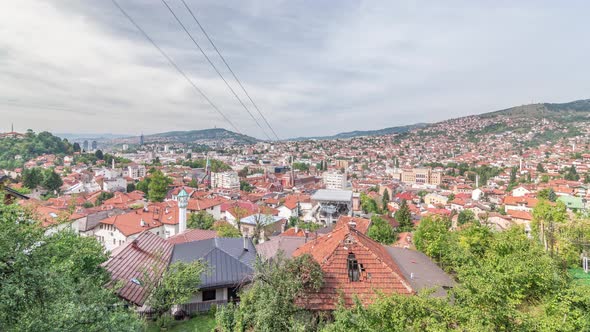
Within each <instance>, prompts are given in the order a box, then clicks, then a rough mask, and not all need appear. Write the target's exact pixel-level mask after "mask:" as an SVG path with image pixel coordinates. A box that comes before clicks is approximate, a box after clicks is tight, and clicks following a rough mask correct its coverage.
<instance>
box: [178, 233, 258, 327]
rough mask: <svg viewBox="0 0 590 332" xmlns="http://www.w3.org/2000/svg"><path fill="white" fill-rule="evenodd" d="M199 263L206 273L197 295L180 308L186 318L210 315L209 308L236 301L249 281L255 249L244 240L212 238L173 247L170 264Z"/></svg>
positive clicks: (247, 240) (202, 277) (252, 271)
mask: <svg viewBox="0 0 590 332" xmlns="http://www.w3.org/2000/svg"><path fill="white" fill-rule="evenodd" d="M199 259H200V260H202V261H203V262H204V263H205V264H206V265H207V267H208V270H207V271H206V272H204V273H203V274H202V275H201V284H200V285H199V287H198V289H199V290H198V291H197V292H196V293H195V295H194V296H193V297H192V298H191V299H190V300H189V302H188V303H186V304H183V305H181V306H180V308H179V309H180V310H182V311H183V312H184V313H185V314H188V315H190V314H193V313H196V312H206V311H209V309H210V308H211V306H212V305H218V304H225V303H228V302H233V301H237V300H238V299H239V298H238V293H237V292H238V290H239V289H240V287H242V286H243V285H244V284H247V283H249V282H250V281H251V280H252V275H253V274H254V268H253V265H254V261H255V260H256V248H255V247H254V244H253V243H252V241H251V240H250V239H247V238H213V239H207V240H201V241H193V242H187V243H180V244H176V245H174V249H173V250H172V257H171V259H170V263H171V264H172V263H174V262H179V261H181V262H187V263H188V262H193V261H195V260H199Z"/></svg>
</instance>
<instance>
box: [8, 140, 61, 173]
mask: <svg viewBox="0 0 590 332" xmlns="http://www.w3.org/2000/svg"><path fill="white" fill-rule="evenodd" d="M72 152H73V147H72V145H71V144H70V143H69V142H68V141H67V140H62V139H61V138H59V137H57V136H53V135H52V134H51V133H48V132H46V131H44V132H41V133H39V134H35V133H34V132H33V131H28V132H27V133H25V134H24V135H23V136H22V137H19V138H12V137H4V138H0V168H6V169H14V168H17V167H21V166H22V165H23V164H24V162H25V161H27V160H29V159H31V158H35V157H37V156H40V155H42V154H70V153H72Z"/></svg>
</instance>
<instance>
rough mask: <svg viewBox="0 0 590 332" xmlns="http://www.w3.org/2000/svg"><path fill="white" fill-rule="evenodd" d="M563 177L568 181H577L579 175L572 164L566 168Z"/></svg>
mask: <svg viewBox="0 0 590 332" xmlns="http://www.w3.org/2000/svg"><path fill="white" fill-rule="evenodd" d="M563 178H564V179H565V180H568V181H578V180H579V179H580V175H579V174H578V172H577V171H576V166H574V165H572V166H571V167H570V168H568V170H567V172H566V173H565V175H564V176H563Z"/></svg>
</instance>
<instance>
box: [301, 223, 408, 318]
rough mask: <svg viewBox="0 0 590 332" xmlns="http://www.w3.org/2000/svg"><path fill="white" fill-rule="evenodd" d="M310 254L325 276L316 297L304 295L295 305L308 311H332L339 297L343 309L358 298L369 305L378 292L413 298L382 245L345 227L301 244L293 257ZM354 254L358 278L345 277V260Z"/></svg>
mask: <svg viewBox="0 0 590 332" xmlns="http://www.w3.org/2000/svg"><path fill="white" fill-rule="evenodd" d="M303 254H309V255H311V256H312V257H313V259H315V260H316V261H317V262H318V263H319V264H320V266H321V268H322V271H323V272H324V281H325V282H324V286H323V287H322V288H321V289H320V290H319V292H317V293H315V292H314V293H307V294H306V298H305V299H304V300H301V301H298V303H299V304H300V305H302V306H304V307H305V308H307V309H310V310H334V309H335V308H336V306H337V303H338V301H339V294H341V295H342V297H343V299H344V303H345V304H346V305H352V304H353V302H354V298H355V297H358V298H359V299H360V300H361V302H362V303H364V304H368V303H371V302H372V301H373V300H374V299H375V297H376V295H377V292H381V293H384V294H391V293H399V294H412V293H414V292H415V290H414V288H413V287H412V286H411V284H410V283H409V282H408V280H406V277H405V276H404V274H403V273H402V270H401V269H400V268H399V266H398V265H397V263H396V261H395V260H394V259H393V258H392V257H391V256H390V255H389V253H388V252H387V250H386V249H385V247H384V246H382V245H381V244H379V243H377V242H375V241H373V240H372V239H370V238H369V237H367V236H366V235H364V234H362V233H361V232H360V231H358V230H357V229H355V228H352V227H350V225H348V224H340V225H337V226H336V227H335V228H334V230H333V231H332V232H331V233H329V234H327V235H325V236H322V237H319V238H317V239H315V240H313V241H311V242H308V243H306V244H304V245H303V246H301V247H299V249H297V250H296V251H295V252H294V254H293V256H294V257H297V256H301V255H303ZM350 254H353V255H354V257H355V258H356V260H357V262H358V264H359V267H360V271H361V272H360V278H359V280H358V281H351V280H350V279H349V276H348V269H347V264H348V256H349V255H350Z"/></svg>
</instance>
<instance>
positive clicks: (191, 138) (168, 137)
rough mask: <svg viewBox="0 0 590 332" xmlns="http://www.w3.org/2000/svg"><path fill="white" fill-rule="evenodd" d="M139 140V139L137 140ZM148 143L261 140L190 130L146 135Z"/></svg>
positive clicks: (145, 138)
mask: <svg viewBox="0 0 590 332" xmlns="http://www.w3.org/2000/svg"><path fill="white" fill-rule="evenodd" d="M136 139H137V138H136ZM144 140H145V142H146V143H150V142H160V143H165V142H170V143H199V144H207V143H208V142H216V143H228V144H252V143H256V142H258V141H259V140H258V139H256V138H254V137H251V136H247V135H243V134H238V133H235V132H233V131H229V130H226V129H222V128H214V129H203V130H189V131H170V132H165V133H159V134H153V135H146V136H145V137H144Z"/></svg>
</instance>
